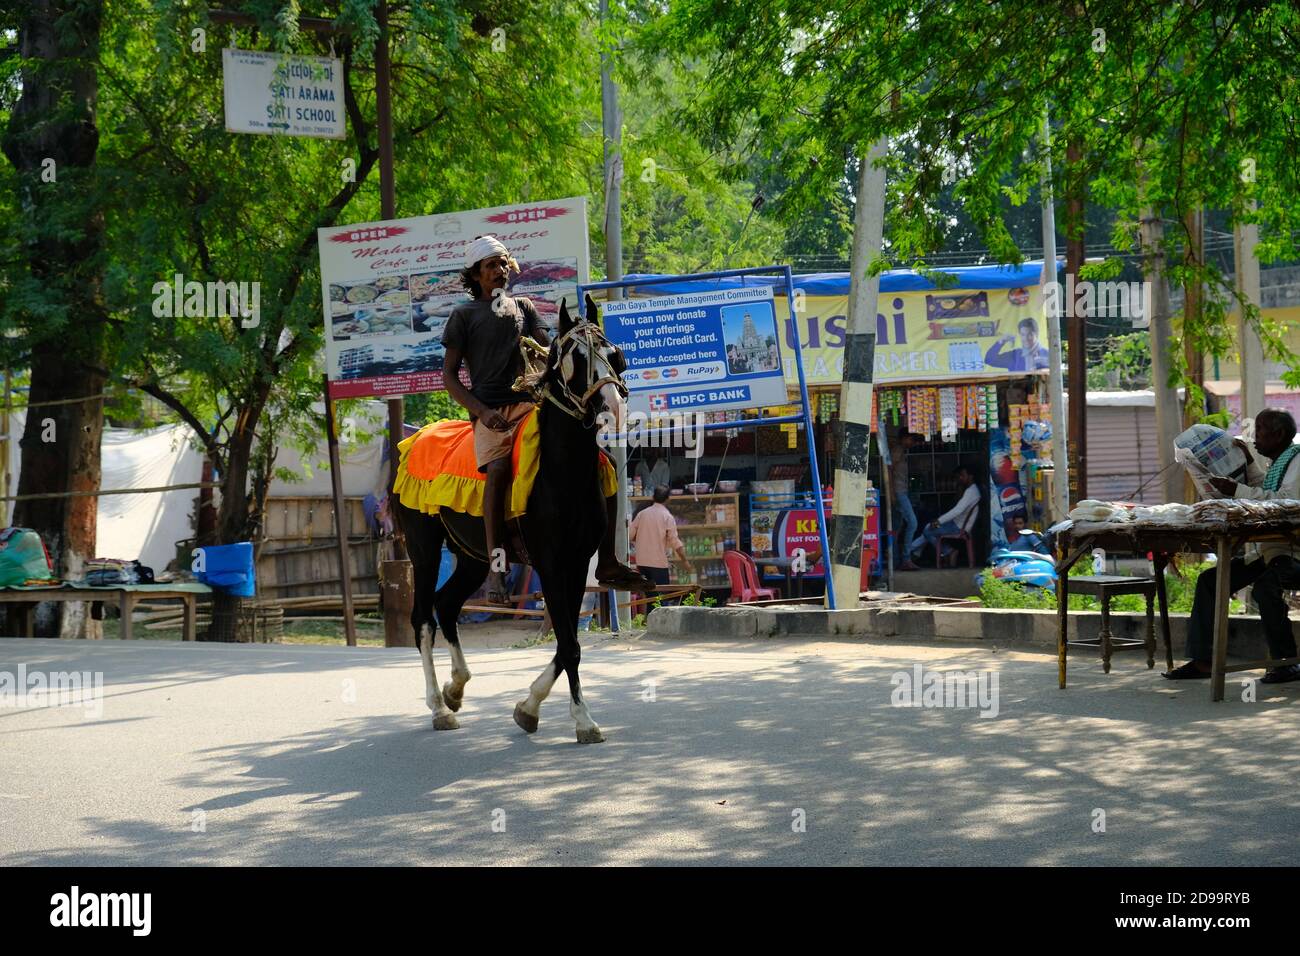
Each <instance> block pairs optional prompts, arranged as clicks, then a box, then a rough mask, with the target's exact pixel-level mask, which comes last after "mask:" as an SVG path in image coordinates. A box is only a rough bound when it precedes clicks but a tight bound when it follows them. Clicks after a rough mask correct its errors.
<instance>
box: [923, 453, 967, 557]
mask: <svg viewBox="0 0 1300 956" xmlns="http://www.w3.org/2000/svg"><path fill="white" fill-rule="evenodd" d="M955 474H956V477H957V487H959V488H961V489H962V493H961V497H960V498H958V499H957V503H956V504H955V505H953V506H952V508H950V509H949V510H948V511H945V512H944V513H943V514H941V515H939V517H937V518H935V519H934V520H933V521H931V522H930V523H929V524H928V525H926V527H925V529H924V530H923V531H922V532H921V533H920V534H919V535H917V536H916V539H915V540H914V541H913V542H912V546H911V548H909V549H908V550H909V551H910V552H911V553H912V554H919V553H920V551H921V549H922V548H924V547H925V546H926V545H927V544H932V545H934V547H935V549H936V552H937V550H938V547H939V538H941V537H942V536H944V535H956V534H961V533H962V532H963V531H965V532H966V533H967V534H969V533H970V531H971V529H972V528H974V527H975V520H976V519H977V518H978V517H979V510H980V489H979V485H977V484H975V474H974V473H973V472H972V471H971V470H970V469H969V468H967V467H966V466H965V465H962V466H961V467H959V468H958V469H957V471H956V472H955ZM952 552H953V549H952V548H951V547H949V548H947V550H946V552H945V556H947V555H948V554H951V553H952Z"/></svg>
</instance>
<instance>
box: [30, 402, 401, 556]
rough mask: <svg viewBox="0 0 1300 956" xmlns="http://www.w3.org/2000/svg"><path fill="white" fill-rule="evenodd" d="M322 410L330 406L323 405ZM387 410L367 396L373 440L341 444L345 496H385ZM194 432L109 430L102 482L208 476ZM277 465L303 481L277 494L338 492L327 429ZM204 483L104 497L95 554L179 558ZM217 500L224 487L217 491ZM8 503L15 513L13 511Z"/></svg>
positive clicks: (275, 489)
mask: <svg viewBox="0 0 1300 956" xmlns="http://www.w3.org/2000/svg"><path fill="white" fill-rule="evenodd" d="M317 411H319V412H320V413H321V414H324V406H323V405H319V404H318V406H317ZM387 421H388V420H387V409H386V406H385V405H384V403H383V402H366V403H365V404H364V407H363V408H362V410H361V411H360V413H358V414H357V415H355V422H354V426H353V427H354V430H355V432H356V433H357V434H358V435H362V434H369V435H370V440H369V441H368V442H366V443H364V444H362V443H360V442H356V443H351V444H349V443H348V442H346V441H345V442H342V443H341V447H340V454H341V455H342V471H343V494H344V495H345V496H346V497H357V498H359V497H363V496H365V495H367V494H376V493H378V494H382V493H383V490H384V483H385V478H386V476H387V469H386V468H385V467H384V466H383V462H382V460H381V459H382V456H383V449H384V435H385V431H386V427H387ZM24 422H25V414H24V413H23V412H22V411H18V412H15V413H12V414H11V415H10V429H9V433H10V435H11V436H12V440H10V441H9V442H7V445H8V449H7V451H8V455H9V474H10V476H11V477H10V480H9V489H10V490H9V494H16V493H17V488H18V472H19V463H20V460H21V452H20V449H19V447H18V439H19V438H21V437H22V434H23V426H24ZM189 436H190V430H189V428H188V427H187V426H184V425H168V426H163V427H160V428H153V429H146V430H142V431H136V430H133V429H126V428H106V429H105V430H104V438H103V446H102V450H101V456H100V462H101V467H102V469H103V478H102V480H101V483H100V487H101V488H104V489H119V488H156V487H162V486H166V485H179V484H190V483H194V482H198V481H201V480H202V475H203V456H202V455H201V454H200V453H199V452H198V451H196V450H195V449H194V447H193V446H192V444H191V443H190V442H189V441H188V438H189ZM276 466H277V467H278V468H287V469H288V470H290V471H292V472H294V473H295V474H298V475H301V476H302V477H303V479H304V480H302V481H299V482H283V481H281V482H275V483H274V484H273V485H272V487H271V495H272V496H273V497H274V496H276V495H287V496H309V497H326V496H328V495H331V494H333V489H332V487H331V484H330V473H329V451H328V449H327V447H326V445H325V438H324V436H323V435H322V436H321V441H320V444H319V445H318V446H317V447H316V449H315V450H314V451H313V452H312V453H311V454H309V455H305V456H304V455H300V454H299V453H298V452H297V451H296V450H294V449H287V448H286V449H281V451H280V453H279V454H278V455H277V456H276ZM198 496H199V491H198V489H196V488H195V489H191V488H186V489H181V490H178V491H166V492H155V493H152V494H141V495H108V496H104V497H101V498H100V499H99V509H98V512H99V513H98V527H97V535H96V547H95V552H96V556H97V557H105V558H122V559H125V560H138V561H140V562H141V563H142V564H146V565H148V566H149V567H151V568H153V569H154V571H155V572H161V571H162V570H163V569H165V568H166V567H167V564H168V563H169V562H170V561H171V560H172V559H173V558H174V557H175V556H176V542H177V541H181V540H183V539H185V538H190V537H192V536H193V534H194V525H193V517H194V512H195V509H196V507H197V500H198ZM218 500H219V493H218ZM12 506H13V503H12V502H10V511H9V513H10V515H12V514H13V507H12Z"/></svg>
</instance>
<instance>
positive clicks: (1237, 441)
mask: <svg viewBox="0 0 1300 956" xmlns="http://www.w3.org/2000/svg"><path fill="white" fill-rule="evenodd" d="M1232 443H1233V444H1234V445H1236V446H1237V447H1238V448H1240V449H1241V451H1242V454H1244V455H1245V456H1246V464H1247V465H1250V464H1253V463H1254V461H1255V456H1254V455H1252V454H1251V453H1250V446H1249V445H1247V444H1246V442H1245V440H1243V439H1242V438H1240V437H1238V438H1234V439H1233V440H1232Z"/></svg>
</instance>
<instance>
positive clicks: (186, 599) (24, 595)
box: [0, 582, 212, 641]
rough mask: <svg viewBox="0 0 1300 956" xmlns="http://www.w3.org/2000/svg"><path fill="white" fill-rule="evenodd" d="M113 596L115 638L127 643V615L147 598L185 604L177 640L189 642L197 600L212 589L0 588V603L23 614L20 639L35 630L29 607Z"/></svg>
mask: <svg viewBox="0 0 1300 956" xmlns="http://www.w3.org/2000/svg"><path fill="white" fill-rule="evenodd" d="M114 593H116V594H117V600H118V607H119V608H121V612H122V624H121V628H120V630H119V632H118V636H119V637H120V638H122V640H130V639H131V638H132V636H133V632H132V627H131V612H132V610H133V609H134V608H135V605H136V602H137V601H139V600H141V599H148V598H179V599H180V601H181V602H182V603H183V604H184V605H185V614H184V619H183V621H182V624H181V640H183V641H192V640H194V638H195V618H196V617H197V613H198V608H197V603H198V599H199V597H201V596H203V595H210V594H211V593H212V589H211V588H210V587H208V586H207V585H206V584H198V583H196V582H183V583H176V584H124V585H119V586H117V587H103V588H87V587H58V588H32V589H22V590H19V589H16V588H0V604H17V605H20V606H21V610H22V613H23V627H22V630H23V637H34V636H35V633H36V632H35V627H34V621H33V617H34V615H33V614H32V610H33V605H36V604H40V603H41V602H42V601H106V600H111V596H112V595H113V594H114Z"/></svg>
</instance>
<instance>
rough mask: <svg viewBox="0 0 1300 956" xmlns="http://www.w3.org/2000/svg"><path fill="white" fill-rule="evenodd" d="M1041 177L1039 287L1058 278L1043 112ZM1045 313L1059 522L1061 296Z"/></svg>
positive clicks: (1063, 507) (1062, 468) (1063, 458)
mask: <svg viewBox="0 0 1300 956" xmlns="http://www.w3.org/2000/svg"><path fill="white" fill-rule="evenodd" d="M1043 157H1044V160H1043V178H1042V180H1041V182H1040V185H1039V195H1040V197H1041V200H1042V204H1043V278H1042V288H1043V290H1044V291H1046V290H1047V287H1048V283H1049V282H1056V281H1057V271H1056V210H1055V207H1054V204H1053V202H1052V120H1051V116H1050V114H1049V113H1048V111H1046V110H1044V111H1043ZM1045 301H1046V305H1047V313H1046V315H1045V316H1044V320H1045V321H1046V323H1047V394H1048V398H1049V400H1050V401H1051V403H1052V465H1053V468H1054V471H1053V472H1052V479H1053V480H1052V517H1053V518H1054V519H1055V520H1057V521H1062V520H1064V519H1065V516H1066V515H1067V514H1069V513H1070V487H1069V482H1068V480H1067V474H1068V471H1067V469H1068V467H1069V458H1068V457H1067V455H1068V453H1067V446H1066V441H1065V430H1066V422H1065V382H1064V376H1063V375H1062V374H1061V309H1060V306H1061V296H1060V294H1059V292H1058V294H1056V295H1052V296H1046V297H1045Z"/></svg>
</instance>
